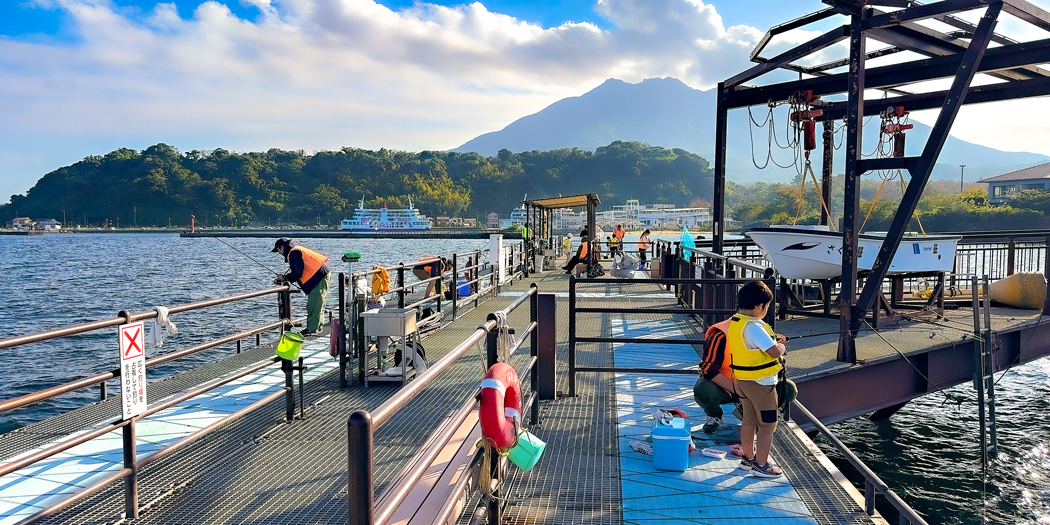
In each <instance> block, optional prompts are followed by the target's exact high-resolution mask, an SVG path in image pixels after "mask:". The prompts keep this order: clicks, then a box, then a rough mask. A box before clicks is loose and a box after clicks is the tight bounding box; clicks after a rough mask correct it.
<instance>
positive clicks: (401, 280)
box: [397, 263, 405, 308]
mask: <svg viewBox="0 0 1050 525" xmlns="http://www.w3.org/2000/svg"><path fill="white" fill-rule="evenodd" d="M397 307H398V308H404V307H405V263H398V265H397Z"/></svg>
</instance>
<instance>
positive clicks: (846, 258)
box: [836, 10, 866, 363]
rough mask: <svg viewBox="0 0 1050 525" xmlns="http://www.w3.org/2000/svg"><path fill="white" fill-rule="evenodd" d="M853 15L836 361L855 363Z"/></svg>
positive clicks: (859, 18)
mask: <svg viewBox="0 0 1050 525" xmlns="http://www.w3.org/2000/svg"><path fill="white" fill-rule="evenodd" d="M864 12H866V10H862V11H861V13H862V14H859V15H853V17H852V20H851V22H850V45H849V59H850V65H849V103H848V106H847V110H846V175H845V179H846V180H845V182H846V187H845V198H844V202H843V210H842V294H841V295H840V299H839V301H840V305H839V306H840V324H839V328H840V329H841V331H840V333H839V346H838V352H837V356H836V359H837V360H839V361H843V362H846V363H854V362H856V360H857V348H856V343H855V341H854V338H855V337H856V334H857V330H858V329H859V328H860V319H855V318H854V313H853V304H854V302H855V301H856V297H857V255H858V254H857V234H858V230H859V229H860V177H861V175H863V172H861V171H860V169H861V168H860V158H861V154H862V153H861V145H862V144H863V141H862V135H863V132H864V60H865V41H864V31H863V25H864V15H863V13H864Z"/></svg>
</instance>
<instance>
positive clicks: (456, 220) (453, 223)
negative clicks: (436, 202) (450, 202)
mask: <svg viewBox="0 0 1050 525" xmlns="http://www.w3.org/2000/svg"><path fill="white" fill-rule="evenodd" d="M448 225H449V226H450V227H452V228H462V227H463V219H462V218H460V217H452V218H451V219H449V220H448Z"/></svg>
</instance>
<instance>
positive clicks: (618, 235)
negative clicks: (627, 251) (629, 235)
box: [613, 226, 624, 239]
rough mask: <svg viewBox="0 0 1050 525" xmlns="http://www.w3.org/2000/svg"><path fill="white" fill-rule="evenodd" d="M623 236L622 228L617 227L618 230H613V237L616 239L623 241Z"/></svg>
mask: <svg viewBox="0 0 1050 525" xmlns="http://www.w3.org/2000/svg"><path fill="white" fill-rule="evenodd" d="M623 234H624V231H623V228H620V227H619V226H617V227H616V229H615V230H613V237H616V238H617V239H623Z"/></svg>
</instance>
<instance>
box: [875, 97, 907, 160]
mask: <svg viewBox="0 0 1050 525" xmlns="http://www.w3.org/2000/svg"><path fill="white" fill-rule="evenodd" d="M879 116H880V117H882V129H881V132H882V134H883V135H888V136H890V137H892V138H893V156H894V157H903V156H904V131H905V130H908V129H911V128H913V127H914V126H912V125H911V124H904V123H903V122H907V121H908V112H907V111H904V106H890V107H888V108H886V109H884V110H882V113H880V114H879Z"/></svg>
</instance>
